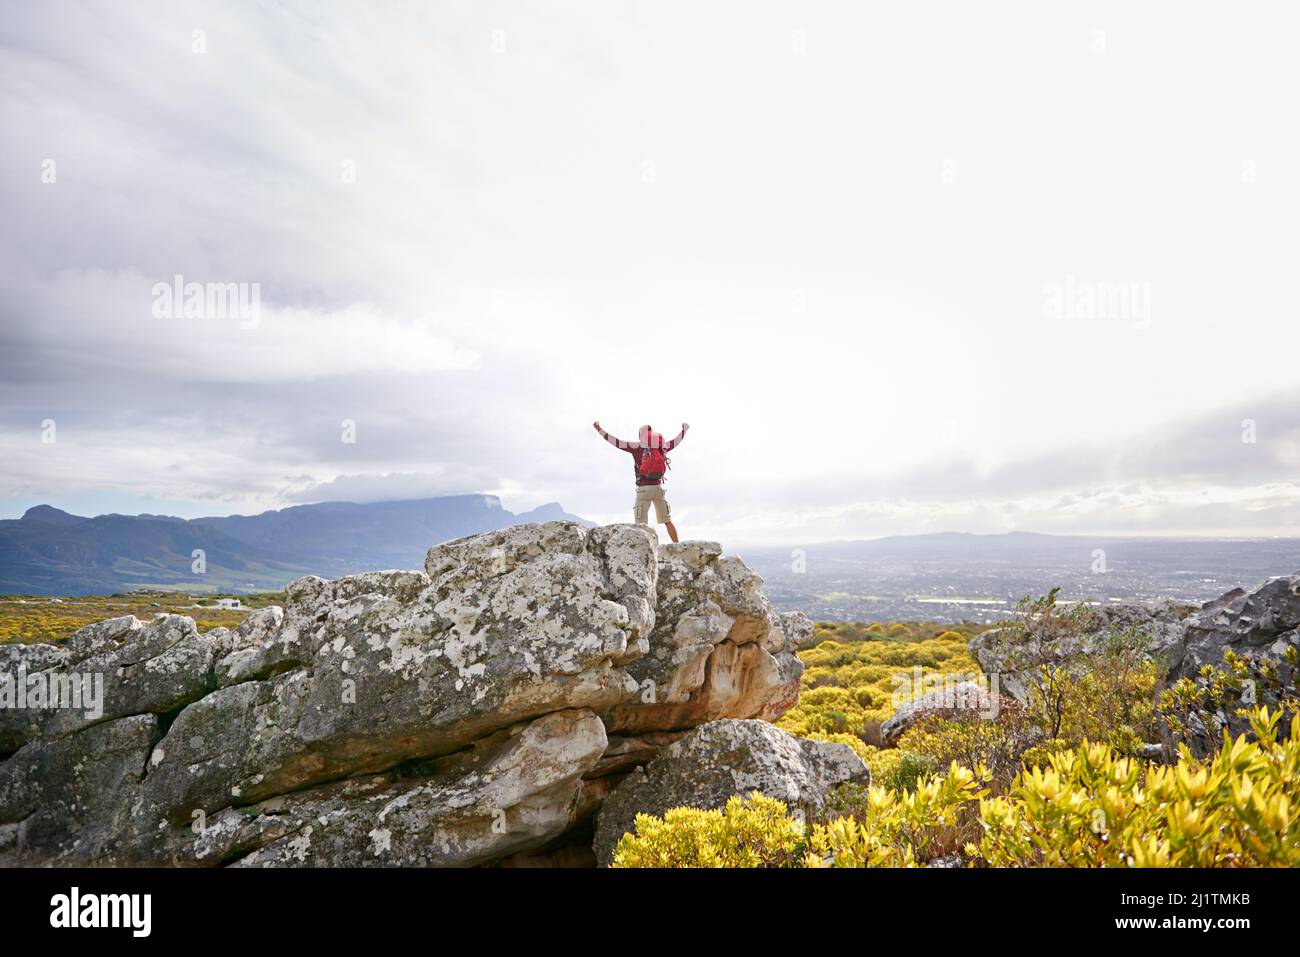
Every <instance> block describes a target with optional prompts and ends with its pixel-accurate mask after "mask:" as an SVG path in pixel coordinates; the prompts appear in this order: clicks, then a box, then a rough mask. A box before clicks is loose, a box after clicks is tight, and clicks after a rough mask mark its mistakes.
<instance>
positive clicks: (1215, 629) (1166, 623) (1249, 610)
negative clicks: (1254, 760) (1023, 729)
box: [970, 573, 1300, 747]
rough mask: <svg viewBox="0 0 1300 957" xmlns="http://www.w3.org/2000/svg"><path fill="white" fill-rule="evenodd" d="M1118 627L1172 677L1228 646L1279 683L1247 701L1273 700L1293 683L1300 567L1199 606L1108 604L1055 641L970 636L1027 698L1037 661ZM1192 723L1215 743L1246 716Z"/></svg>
mask: <svg viewBox="0 0 1300 957" xmlns="http://www.w3.org/2000/svg"><path fill="white" fill-rule="evenodd" d="M1119 632H1129V633H1131V634H1135V635H1138V636H1140V640H1141V641H1142V642H1143V645H1142V651H1143V654H1144V655H1145V656H1146V657H1147V658H1149V659H1151V660H1153V661H1155V662H1157V663H1158V664H1159V665H1160V671H1161V673H1162V674H1163V675H1164V676H1165V677H1166V678H1167V679H1170V680H1175V679H1178V678H1190V679H1193V680H1201V681H1203V679H1197V676H1198V673H1199V672H1200V670H1201V668H1202V667H1203V666H1205V665H1211V666H1214V667H1222V666H1223V664H1224V653H1225V652H1227V651H1232V652H1234V653H1236V654H1237V655H1238V656H1240V657H1241V658H1242V659H1244V660H1245V661H1246V662H1247V664H1248V666H1249V669H1250V673H1251V674H1258V673H1261V672H1266V673H1269V674H1272V675H1273V676H1275V677H1274V681H1273V684H1274V685H1275V686H1276V687H1275V688H1272V689H1270V688H1269V687H1268V684H1267V683H1265V682H1259V683H1257V684H1258V686H1257V687H1255V688H1253V689H1252V696H1251V701H1246V700H1243V703H1245V704H1248V703H1251V702H1252V701H1257V702H1258V703H1260V704H1270V705H1271V704H1276V702H1277V689H1278V688H1292V687H1294V685H1293V681H1294V673H1295V669H1294V667H1293V666H1292V665H1291V664H1290V663H1289V662H1288V661H1287V660H1286V657H1287V651H1288V649H1291V648H1297V649H1300V573H1298V574H1295V575H1291V576H1287V577H1281V578H1274V579H1272V580H1270V581H1268V582H1265V583H1264V584H1263V585H1261V586H1260V587H1259V588H1257V589H1255V590H1254V591H1252V592H1247V591H1246V590H1244V589H1241V588H1237V589H1233V590H1232V591H1230V592H1228V593H1227V594H1225V595H1223V596H1221V597H1219V598H1216V599H1215V600H1214V601H1211V602H1207V603H1206V604H1204V605H1202V606H1201V607H1200V608H1199V609H1196V608H1189V607H1187V606H1179V605H1176V604H1174V603H1172V602H1164V603H1161V604H1158V605H1154V606H1144V605H1135V604H1123V605H1112V606H1103V607H1101V608H1098V609H1097V611H1096V622H1095V625H1094V626H1093V627H1090V628H1088V629H1087V630H1086V631H1085V632H1083V633H1082V634H1079V635H1077V636H1074V637H1068V638H1061V639H1057V640H1054V641H1040V640H1038V639H1036V638H1033V637H1032V636H1031V637H1029V638H1027V639H1026V638H1025V637H1023V636H1022V635H1012V634H1009V633H1007V632H1006V631H1004V630H1002V629H993V630H991V631H987V632H984V633H983V634H981V635H979V636H977V637H976V638H974V639H972V641H971V642H970V651H971V654H972V655H973V656H974V658H975V660H976V661H978V662H979V665H980V667H981V668H982V669H983V671H984V672H985V673H986V674H996V675H998V680H999V686H1000V690H1001V691H1003V692H1005V693H1007V694H1010V695H1012V696H1014V697H1015V698H1016V699H1017V700H1019V701H1020V702H1022V703H1027V702H1028V700H1029V698H1030V693H1031V689H1032V687H1033V685H1034V682H1036V681H1037V680H1038V678H1037V676H1038V671H1039V666H1040V665H1042V664H1053V663H1062V662H1069V661H1071V660H1072V659H1076V658H1078V657H1079V656H1081V655H1082V656H1087V655H1088V654H1091V653H1093V652H1096V651H1098V650H1100V648H1101V647H1102V645H1103V643H1104V642H1106V641H1107V640H1108V639H1109V637H1110V636H1111V635H1113V634H1115V633H1119ZM1252 680H1253V679H1252ZM1193 724H1194V725H1197V727H1198V729H1199V731H1200V732H1203V735H1202V736H1203V737H1204V739H1205V741H1206V742H1209V743H1211V744H1212V743H1213V742H1215V741H1217V740H1218V738H1219V734H1220V732H1221V730H1222V729H1223V728H1227V729H1228V730H1229V731H1231V732H1232V733H1234V734H1236V733H1240V732H1242V731H1244V730H1245V722H1244V720H1243V719H1241V718H1240V717H1239V716H1236V715H1234V714H1231V713H1229V712H1227V711H1219V712H1217V713H1213V714H1207V715H1204V716H1202V717H1196V716H1193ZM1153 747H1154V746H1153Z"/></svg>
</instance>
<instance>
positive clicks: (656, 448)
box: [636, 432, 669, 479]
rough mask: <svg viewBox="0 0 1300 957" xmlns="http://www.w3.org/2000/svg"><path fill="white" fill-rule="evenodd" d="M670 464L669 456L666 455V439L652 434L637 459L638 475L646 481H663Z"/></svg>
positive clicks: (655, 433) (657, 434)
mask: <svg viewBox="0 0 1300 957" xmlns="http://www.w3.org/2000/svg"><path fill="white" fill-rule="evenodd" d="M668 464H669V463H668V456H666V455H664V437H663V436H662V435H660V434H659V433H658V432H651V433H650V435H649V436H648V440H647V442H646V447H645V448H643V449H641V455H640V456H639V457H638V459H637V466H636V470H637V474H638V475H640V476H641V477H642V478H645V479H662V478H663V477H664V473H665V472H667V471H668Z"/></svg>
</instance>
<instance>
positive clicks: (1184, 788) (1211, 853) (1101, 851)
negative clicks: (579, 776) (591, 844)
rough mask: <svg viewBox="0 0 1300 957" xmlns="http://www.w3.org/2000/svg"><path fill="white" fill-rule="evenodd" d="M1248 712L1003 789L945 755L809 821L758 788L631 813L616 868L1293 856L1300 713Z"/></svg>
mask: <svg viewBox="0 0 1300 957" xmlns="http://www.w3.org/2000/svg"><path fill="white" fill-rule="evenodd" d="M1281 717H1282V715H1281V712H1280V711H1269V710H1267V709H1264V708H1260V709H1256V710H1254V711H1252V712H1251V713H1250V714H1249V716H1248V720H1249V724H1250V729H1251V730H1250V734H1249V735H1245V734H1243V735H1239V736H1237V737H1235V738H1228V739H1225V741H1224V742H1223V745H1222V747H1221V748H1220V749H1219V750H1218V751H1217V752H1216V753H1215V754H1213V755H1212V756H1210V757H1208V758H1206V759H1197V758H1195V757H1194V756H1193V755H1192V754H1191V752H1190V751H1189V750H1188V749H1187V748H1186V746H1183V747H1182V748H1181V749H1180V753H1179V757H1178V760H1177V762H1176V763H1175V764H1172V765H1160V764H1154V763H1149V762H1146V761H1142V760H1140V759H1136V758H1133V757H1130V756H1127V755H1123V754H1120V753H1119V752H1117V751H1116V749H1114V748H1112V747H1110V746H1109V745H1107V744H1104V743H1094V742H1084V743H1081V744H1079V745H1077V746H1075V747H1074V748H1071V749H1068V750H1060V751H1056V752H1054V753H1052V754H1050V755H1049V756H1047V757H1046V758H1045V760H1044V763H1042V764H1035V765H1029V766H1026V767H1025V768H1024V769H1023V770H1021V771H1020V772H1019V773H1018V774H1017V775H1016V776H1015V777H1014V778H1013V779H1012V780H1011V782H1010V784H1009V786H1008V787H1007V788H1006V789H1005V792H1004V793H1001V794H997V793H994V791H995V782H994V779H993V776H992V775H991V774H990V773H989V771H988V769H987V768H985V767H982V766H976V767H974V768H971V767H966V766H963V765H960V764H958V763H957V762H955V761H954V762H953V763H952V764H950V765H949V766H948V768H947V769H946V770H945V771H943V772H942V773H938V774H932V775H928V776H924V777H922V778H920V779H919V780H918V781H917V782H916V783H915V785H914V786H913V787H910V788H906V789H896V788H891V787H883V786H879V785H873V786H871V787H867V788H855V787H852V786H847V785H846V786H842V787H841V788H840V789H839V792H838V793H837V794H836V795H835V797H836V801H835V802H834V803H833V804H832V806H831V808H830V809H829V811H828V814H827V819H825V820H822V821H815V822H805V821H803V820H802V819H801V818H800V817H799V816H798V815H791V814H789V813H788V812H787V810H786V807H785V805H784V804H782V803H781V802H779V801H775V800H773V799H771V798H766V797H764V796H763V795H761V794H759V793H757V792H755V793H753V794H751V795H750V796H749V798H748V799H747V800H745V801H742V800H741V799H740V798H732V800H731V801H730V802H729V803H728V805H727V807H726V808H725V809H724V810H722V811H698V810H694V809H684V808H677V809H674V810H671V811H669V812H668V813H667V814H666V815H664V817H663V818H656V817H652V816H649V815H640V816H638V817H637V822H636V833H635V834H627V835H624V837H623V839H622V841H621V842H620V844H619V846H618V849H617V851H616V854H615V859H614V866H615V867H692V866H707V867H918V866H928V865H935V864H942V865H947V866H970V867H979V866H995V867H1040V866H1048V867H1295V866H1300V814H1297V813H1296V809H1295V806H1294V799H1293V797H1292V793H1293V791H1294V783H1295V781H1296V780H1297V779H1298V778H1300V717H1295V716H1293V717H1292V719H1291V722H1290V725H1289V727H1287V728H1283V727H1281V726H1280V721H1281Z"/></svg>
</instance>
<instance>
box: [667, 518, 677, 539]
mask: <svg viewBox="0 0 1300 957" xmlns="http://www.w3.org/2000/svg"><path fill="white" fill-rule="evenodd" d="M664 526H665V527H666V528H667V529H668V537H669V538H671V539H672V540H673V541H674V542H675V541H677V526H676V525H674V524H673V523H672V522H664Z"/></svg>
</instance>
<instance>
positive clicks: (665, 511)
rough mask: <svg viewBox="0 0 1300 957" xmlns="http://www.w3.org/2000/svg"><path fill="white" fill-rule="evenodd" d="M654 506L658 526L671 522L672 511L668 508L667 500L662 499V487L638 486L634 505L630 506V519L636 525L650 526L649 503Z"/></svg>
mask: <svg viewBox="0 0 1300 957" xmlns="http://www.w3.org/2000/svg"><path fill="white" fill-rule="evenodd" d="M651 502H654V505H655V521H657V522H658V523H659V524H660V525H663V524H664V523H666V522H671V521H672V520H673V513H672V510H671V509H670V508H669V507H668V499H666V498H664V487H663V486H662V485H638V486H637V489H636V504H635V505H633V506H632V517H633V518H634V519H635V520H636V523H637V524H638V525H648V524H650V523H649V521H648V519H649V518H650V503H651Z"/></svg>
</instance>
